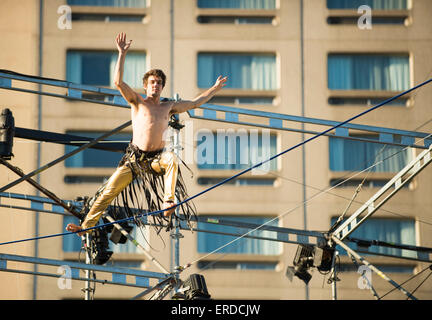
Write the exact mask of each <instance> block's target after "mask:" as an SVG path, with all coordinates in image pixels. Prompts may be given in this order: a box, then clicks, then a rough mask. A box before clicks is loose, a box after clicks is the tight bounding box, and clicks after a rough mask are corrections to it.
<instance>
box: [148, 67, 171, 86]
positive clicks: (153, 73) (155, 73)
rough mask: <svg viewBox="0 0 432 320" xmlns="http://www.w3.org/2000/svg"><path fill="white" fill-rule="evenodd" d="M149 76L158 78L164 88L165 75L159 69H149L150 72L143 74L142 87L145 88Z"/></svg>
mask: <svg viewBox="0 0 432 320" xmlns="http://www.w3.org/2000/svg"><path fill="white" fill-rule="evenodd" d="M150 76H155V77H159V78H161V79H162V87H165V81H166V75H165V73H164V72H163V71H162V70H160V69H151V70H149V71H147V72H146V73H145V74H144V77H143V85H144V87H146V86H147V80H148V78H149V77H150Z"/></svg>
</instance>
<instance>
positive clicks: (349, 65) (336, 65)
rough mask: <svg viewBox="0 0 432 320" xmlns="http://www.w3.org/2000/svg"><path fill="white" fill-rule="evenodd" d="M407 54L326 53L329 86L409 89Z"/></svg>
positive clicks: (363, 88)
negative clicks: (327, 54)
mask: <svg viewBox="0 0 432 320" xmlns="http://www.w3.org/2000/svg"><path fill="white" fill-rule="evenodd" d="M409 80H410V70H409V57H408V55H382V54H329V56H328V88H329V89H330V90H374V91H404V90H407V89H409Z"/></svg>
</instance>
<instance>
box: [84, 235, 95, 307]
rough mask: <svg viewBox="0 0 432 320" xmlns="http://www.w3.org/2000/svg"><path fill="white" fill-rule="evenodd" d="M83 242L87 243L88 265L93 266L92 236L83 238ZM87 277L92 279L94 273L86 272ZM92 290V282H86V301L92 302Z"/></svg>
mask: <svg viewBox="0 0 432 320" xmlns="http://www.w3.org/2000/svg"><path fill="white" fill-rule="evenodd" d="M82 238H83V240H84V241H85V252H86V264H93V261H92V260H93V259H92V255H91V254H92V252H91V251H92V250H91V249H92V247H91V235H90V234H86V235H85V236H83V237H82ZM85 275H86V278H87V279H90V276H91V275H92V271H90V270H86V271H85ZM91 290H92V289H91V288H90V281H89V280H86V282H85V287H84V299H85V300H91V295H90V292H91Z"/></svg>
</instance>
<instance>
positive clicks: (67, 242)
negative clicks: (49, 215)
mask: <svg viewBox="0 0 432 320" xmlns="http://www.w3.org/2000/svg"><path fill="white" fill-rule="evenodd" d="M69 223H75V224H76V223H77V218H75V217H73V216H66V215H65V216H63V229H62V230H66V226H67V225H68V224H69ZM81 246H82V244H81V238H80V237H77V236H76V235H75V234H70V235H67V236H64V237H63V251H64V252H79V251H80V250H81Z"/></svg>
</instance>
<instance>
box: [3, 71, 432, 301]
mask: <svg viewBox="0 0 432 320" xmlns="http://www.w3.org/2000/svg"><path fill="white" fill-rule="evenodd" d="M430 81H432V79H431V80H429V81H427V82H425V83H423V84H421V85H419V86H417V87H414V88H412V89H410V90H408V91H412V90H414V89H417V88H419V87H420V86H422V85H425V84H427V83H429V82H430ZM16 82H18V83H19V82H28V83H37V84H39V85H40V88H41V91H39V90H30V89H26V88H21V87H19V86H16V85H15V83H16ZM50 87H54V88H57V90H56V91H55V92H52V91H49V90H47V89H48V88H50ZM0 88H3V89H7V90H13V91H19V92H25V93H33V94H38V95H46V96H51V97H56V98H63V99H69V100H78V101H84V102H89V103H97V104H103V105H107V106H114V107H121V108H128V107H129V106H128V104H127V102H126V101H125V100H124V99H123V98H122V96H121V95H120V93H119V92H118V91H117V90H112V89H106V88H99V87H93V86H87V85H79V84H74V83H71V82H67V81H62V80H56V79H46V78H40V77H34V76H28V75H22V74H18V73H15V72H12V71H8V70H0ZM58 88H64V89H65V91H66V92H65V93H64V94H61V93H58V92H59V90H58ZM408 91H407V92H408ZM85 93H92V94H93V96H94V95H95V94H96V95H97V98H92V95H86V94H85ZM405 93H406V92H405ZM405 93H403V94H405ZM403 94H401V95H403ZM401 95H398V96H396V97H394V98H392V99H389V100H388V101H386V102H389V101H392V100H394V99H396V98H397V97H399V96H401ZM174 99H175V100H178V99H179V97H178V96H176V97H175V98H174ZM386 102H384V103H383V104H385V103H386ZM188 114H189V116H190V117H191V118H193V119H202V120H209V121H219V122H227V123H232V124H237V125H248V126H255V127H261V128H268V129H273V130H285V131H292V132H300V133H306V134H312V135H315V137H316V136H317V135H318V136H320V135H322V136H328V137H335V138H341V139H350V140H359V141H365V142H373V143H380V144H384V145H396V146H401V147H411V148H418V149H422V152H421V153H420V154H419V155H418V156H417V157H416V158H415V159H414V160H413V161H411V162H410V163H409V164H408V165H407V166H406V167H405V168H403V169H402V170H401V171H400V172H399V173H397V174H396V175H395V176H394V178H392V179H391V180H390V181H389V182H388V183H387V184H386V185H385V186H384V187H383V188H381V189H380V190H379V191H378V192H377V193H376V194H375V195H374V196H372V197H371V198H370V200H369V201H367V202H366V203H365V204H364V205H363V206H362V207H361V208H359V209H358V210H357V211H356V212H355V213H354V214H352V215H351V216H350V217H349V218H348V219H346V220H345V221H340V222H338V224H337V225H336V226H333V227H332V229H331V230H329V231H327V232H317V231H307V230H298V229H291V228H283V227H276V226H268V225H265V224H264V225H256V224H251V223H244V222H236V221H228V220H223V219H209V218H206V217H202V216H198V217H197V221H196V222H198V223H200V224H213V225H215V224H216V225H220V226H229V227H235V228H236V230H237V232H220V231H218V232H217V231H210V230H208V229H200V228H199V227H197V228H193V227H191V226H189V225H187V224H185V223H183V221H182V220H181V219H175V224H174V226H175V228H173V229H172V230H171V233H170V237H171V239H172V241H173V246H172V247H173V248H174V252H172V253H171V254H172V255H174V265H173V266H172V267H171V270H170V271H168V270H167V269H166V268H164V267H163V266H162V265H161V264H160V263H159V262H158V261H157V260H156V259H155V258H154V257H152V256H151V254H150V253H149V252H148V251H147V250H146V249H145V246H143V245H142V244H140V243H138V242H137V241H136V239H134V238H133V237H132V236H131V235H130V234H129V233H128V232H127V231H126V230H124V228H123V227H122V226H121V225H120V222H121V221H115V220H114V219H113V218H112V217H111V216H110V215H109V210H107V211H106V212H105V213H104V218H105V219H107V220H108V221H109V224H110V225H113V227H114V228H116V229H118V230H119V231H120V232H121V234H122V235H123V236H124V237H126V238H127V240H129V241H131V242H132V243H133V244H134V245H135V246H136V247H137V248H138V249H140V250H141V251H142V252H143V253H144V254H145V255H146V257H147V259H149V261H151V262H152V263H153V264H154V265H155V266H156V267H157V268H159V269H160V270H161V272H160V273H156V272H147V271H142V270H135V269H127V268H112V267H107V266H102V265H94V264H93V263H94V262H93V261H92V257H91V255H90V254H89V253H87V259H86V263H85V264H83V263H75V262H69V261H68V262H65V261H59V260H51V259H42V258H32V257H23V256H17V255H10V254H0V271H5V272H15V273H24V274H34V275H38V276H48V277H58V278H61V277H62V276H63V275H59V274H58V273H54V272H53V273H42V272H36V271H28V270H26V269H25V268H22V269H17V268H11V267H10V266H9V265H8V261H15V262H20V263H31V264H42V265H49V266H55V267H61V266H65V265H67V266H68V267H69V268H70V270H71V274H70V275H69V276H70V278H71V279H74V280H82V281H85V282H86V288H85V290H84V291H85V298H86V299H91V288H90V285H89V284H90V283H91V282H95V283H104V284H113V285H122V286H130V287H139V288H145V289H146V290H145V291H144V292H142V293H141V294H139V295H137V296H135V297H134V299H138V298H141V297H144V296H147V295H149V294H152V296H151V297H150V299H163V298H165V297H166V296H167V295H168V294H169V293H170V292H174V297H175V298H184V295H183V292H184V291H185V290H188V288H187V287H185V282H184V281H182V280H181V279H180V274H181V272H182V271H183V270H185V269H186V268H187V267H189V266H190V264H187V265H185V266H181V265H180V259H179V254H180V239H181V238H182V237H183V236H182V234H181V232H180V231H181V230H185V231H196V232H208V233H215V234H224V235H231V236H234V237H244V238H251V239H258V240H262V241H275V242H280V243H289V244H297V245H299V246H303V247H308V248H317V247H319V248H331V249H334V248H335V247H336V245H339V246H341V247H342V248H344V249H345V250H346V251H347V252H348V253H349V255H350V256H351V257H352V258H353V261H354V260H355V259H358V260H360V261H361V262H362V263H363V264H365V265H367V266H368V267H370V268H371V269H372V270H373V271H374V272H376V273H377V274H378V275H379V276H380V277H382V278H383V279H385V280H386V281H388V282H389V283H391V284H392V285H393V286H394V287H395V288H397V289H399V290H400V291H401V292H403V293H404V294H405V295H407V297H408V298H411V299H416V298H415V297H414V296H413V295H412V294H411V293H409V292H408V291H407V290H406V289H404V288H403V287H402V286H401V285H398V284H397V283H396V282H394V281H393V280H391V279H390V278H389V277H388V276H386V275H385V274H384V273H382V272H381V271H380V270H378V269H377V268H376V267H374V266H373V265H371V264H370V263H369V262H367V261H366V260H365V259H364V258H363V257H361V256H360V255H359V254H358V253H357V252H356V251H354V250H353V249H351V248H350V247H349V246H348V245H347V243H348V242H351V243H358V242H361V243H362V244H365V243H366V244H367V245H368V247H370V246H384V247H397V248H401V249H403V250H402V251H401V253H400V254H386V256H391V257H395V258H400V259H409V260H414V261H421V262H427V263H432V256H431V254H432V248H425V247H417V246H411V245H404V244H398V245H395V244H389V243H384V242H380V241H369V242H368V241H366V240H362V239H354V238H350V237H348V236H349V235H350V234H351V233H352V232H353V231H354V230H355V229H356V228H358V227H359V226H360V225H361V224H362V223H363V222H364V221H365V220H366V219H367V218H369V217H370V216H371V215H372V214H373V213H375V212H376V211H377V210H378V209H379V208H380V207H381V206H382V205H383V204H384V203H386V202H387V201H388V200H389V199H390V198H391V197H393V196H394V195H395V194H396V193H397V192H398V191H399V190H400V189H401V188H402V187H403V186H404V185H406V184H407V183H409V182H410V181H411V180H412V179H413V178H414V177H415V176H416V175H417V174H419V173H420V172H421V171H422V170H423V169H424V168H425V167H426V166H427V165H429V164H430V162H431V160H432V157H431V150H432V138H431V134H428V133H424V132H415V131H406V130H396V129H391V128H382V127H374V126H366V125H356V124H352V123H349V121H346V122H343V123H342V122H335V121H328V120H322V119H313V118H306V117H298V116H289V115H284V114H277V113H269V112H262V111H255V110H248V109H240V108H233V107H227V106H217V105H211V104H204V105H202V106H201V107H200V110H191V111H188ZM263 119H264V120H263ZM292 123H303V124H308V125H309V127H310V129H308V130H306V129H298V128H295V125H292ZM130 124H131V122H130V121H129V122H127V123H125V124H123V125H121V126H119V127H117V128H115V129H114V130H112V131H110V132H108V133H105V134H103V135H101V136H99V137H97V138H96V139H93V138H88V137H80V136H73V135H68V134H60V133H54V132H47V131H40V130H30V129H26V128H15V137H19V138H24V139H31V140H36V141H46V142H52V143H59V144H65V145H74V146H77V149H75V150H73V151H72V152H69V153H67V154H65V155H63V156H61V157H60V158H58V159H56V160H54V161H52V162H50V163H48V164H46V165H44V166H42V167H41V168H37V169H36V170H34V171H33V172H31V173H28V174H25V173H23V172H22V171H21V170H20V169H19V168H17V167H14V166H12V165H11V164H9V163H8V162H7V161H6V160H4V159H1V164H3V165H4V166H6V167H7V168H9V169H10V170H12V171H13V172H15V173H16V174H17V175H19V176H20V178H19V179H17V180H15V181H13V182H12V183H9V184H7V185H6V186H3V187H1V188H0V207H5V208H12V209H19V210H28V211H37V212H45V213H52V214H61V215H74V216H76V217H79V216H80V208H81V206H82V203H80V202H79V201H76V200H75V201H74V200H68V201H64V200H62V199H59V198H58V197H56V196H55V194H54V193H53V192H51V191H49V190H47V189H45V188H44V187H43V186H41V185H40V184H38V183H36V182H35V181H34V180H32V179H31V178H32V177H33V176H35V175H37V174H40V173H41V172H43V171H45V170H46V169H48V168H50V167H52V166H54V165H55V164H57V163H60V162H61V161H64V160H65V159H67V158H68V157H70V156H72V155H74V154H76V153H78V152H81V151H83V150H85V149H87V148H94V149H103V150H109V151H113V152H122V151H123V150H124V148H125V146H126V144H125V143H115V144H103V143H101V142H102V141H103V140H104V139H106V138H107V137H109V136H110V135H113V134H115V133H117V132H119V131H120V130H122V129H124V128H126V127H128V126H129V125H130ZM322 127H326V128H327V129H326V130H325V131H324V132H322V131H321V130H320V129H319V128H322ZM353 132H355V133H353ZM359 133H363V134H364V133H367V134H369V135H370V134H372V135H378V139H372V138H367V137H364V136H363V137H359ZM173 148H174V151H175V152H178V151H179V150H181V145H180V143H179V129H176V130H175V134H174V136H173ZM281 154H282V153H281ZM279 155H280V154H279ZM23 181H27V182H28V183H30V184H32V185H33V186H34V187H35V188H37V189H38V190H39V191H41V192H42V193H43V194H44V195H45V196H46V197H47V198H44V197H40V196H30V195H23V194H17V193H10V192H6V190H7V189H9V188H11V187H12V186H15V185H17V184H19V183H21V182H23ZM2 198H9V199H20V200H25V201H29V202H30V203H31V204H33V203H37V204H47V205H51V206H52V207H51V209H40V208H38V209H35V207H37V206H34V205H30V206H28V207H24V206H16V205H7V204H3V203H1V199H2ZM381 198H382V199H381ZM365 212H366V214H365ZM363 214H365V215H364V217H362V218H360V216H361V215H363ZM144 224H147V225H152V224H151V223H149V222H148V221H145V222H144ZM106 225H107V224H105V225H102V226H96V227H95V228H100V227H103V226H106ZM264 231H265V232H266V234H265V235H261V234H260V233H261V232H264ZM64 235H65V234H57V235H50V236H48V237H54V236H64ZM89 237H90V236H88V235H87V236H86V237H85V239H83V240H85V243H86V245H87V247H89V246H91V241H89V240H90V238H89ZM25 240H26V241H31V240H34V238H29V239H25ZM20 241H22V240H17V241H10V242H8V243H3V244H0V245H5V244H10V243H14V242H20ZM358 251H361V250H358ZM362 252H364V253H368V254H375V255H380V254H378V253H375V252H373V251H368V250H367V249H366V250H364V249H363V251H362ZM336 255H337V251H335V250H334V251H332V257H331V272H332V274H333V277H332V278H331V279H332V296H333V298H334V299H336V298H337V295H336V280H337V279H336V278H337V277H336V276H335V269H336V263H335V260H336ZM79 270H84V271H85V272H86V276H85V277H80V275H79ZM94 272H103V273H108V274H111V276H112V277H111V280H101V279H96V278H95V277H92V273H94ZM126 276H132V277H135V281H134V282H128V281H127V280H126ZM150 279H153V280H155V281H156V282H157V283H156V284H153V285H151V284H150V281H149V280H150ZM372 291H373V290H372ZM373 293H374V296H375V297H378V296H377V294H376V292H375V291H373Z"/></svg>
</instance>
